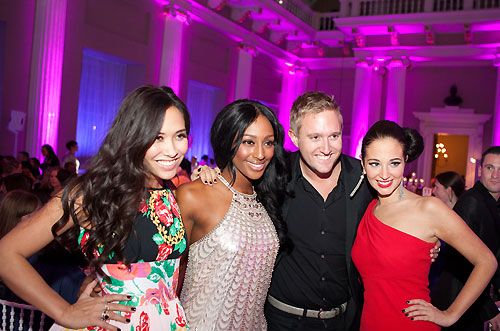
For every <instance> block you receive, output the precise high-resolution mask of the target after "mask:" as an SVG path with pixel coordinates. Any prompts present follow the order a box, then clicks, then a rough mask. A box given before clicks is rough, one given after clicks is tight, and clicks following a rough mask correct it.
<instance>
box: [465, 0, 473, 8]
mask: <svg viewBox="0 0 500 331" xmlns="http://www.w3.org/2000/svg"><path fill="white" fill-rule="evenodd" d="M473 7H474V0H464V10H472V9H474V8H473Z"/></svg>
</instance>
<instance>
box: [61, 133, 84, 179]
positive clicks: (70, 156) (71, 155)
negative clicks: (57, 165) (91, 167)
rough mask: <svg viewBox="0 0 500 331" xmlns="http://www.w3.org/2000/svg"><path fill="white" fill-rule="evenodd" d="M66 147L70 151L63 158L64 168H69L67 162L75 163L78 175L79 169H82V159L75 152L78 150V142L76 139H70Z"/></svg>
mask: <svg viewBox="0 0 500 331" xmlns="http://www.w3.org/2000/svg"><path fill="white" fill-rule="evenodd" d="M66 149H67V150H68V152H67V153H66V154H65V155H64V156H63V158H62V166H63V168H64V169H67V168H66V163H68V162H72V163H74V165H75V170H76V174H77V175H78V170H79V169H80V161H79V160H78V159H77V158H76V156H75V153H76V152H78V143H77V142H76V141H74V140H70V141H68V142H67V143H66Z"/></svg>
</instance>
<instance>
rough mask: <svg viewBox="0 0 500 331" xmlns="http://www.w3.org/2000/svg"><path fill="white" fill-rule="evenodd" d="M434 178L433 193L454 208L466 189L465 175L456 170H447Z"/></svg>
mask: <svg viewBox="0 0 500 331" xmlns="http://www.w3.org/2000/svg"><path fill="white" fill-rule="evenodd" d="M434 179H435V181H434V187H433V188H432V194H433V195H434V196H435V197H436V198H438V199H439V200H441V201H443V202H444V203H445V204H446V205H448V206H449V207H450V208H451V209H453V207H454V206H455V203H456V202H457V200H458V198H459V197H460V196H461V195H462V193H464V191H465V181H464V179H463V177H462V176H460V175H459V174H458V173H456V172H454V171H446V172H442V173H440V174H438V175H436V177H434Z"/></svg>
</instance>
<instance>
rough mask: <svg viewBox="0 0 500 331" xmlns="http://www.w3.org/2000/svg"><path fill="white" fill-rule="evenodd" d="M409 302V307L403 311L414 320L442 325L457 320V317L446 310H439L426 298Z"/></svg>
mask: <svg viewBox="0 0 500 331" xmlns="http://www.w3.org/2000/svg"><path fill="white" fill-rule="evenodd" d="M407 303H408V308H406V309H403V313H404V314H405V315H406V316H407V318H410V319H411V320H412V321H429V322H433V323H436V324H437V325H440V326H450V325H452V324H453V323H455V322H456V321H457V318H456V317H455V316H452V315H451V314H450V313H448V312H447V311H446V310H444V311H443V310H439V309H437V308H436V307H434V306H433V305H432V304H431V303H429V302H427V301H425V300H421V299H413V300H409V301H407Z"/></svg>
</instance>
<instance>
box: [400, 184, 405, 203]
mask: <svg viewBox="0 0 500 331" xmlns="http://www.w3.org/2000/svg"><path fill="white" fill-rule="evenodd" d="M404 198H405V187H404V186H403V181H401V182H400V183H399V201H402V200H403V199H404Z"/></svg>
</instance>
